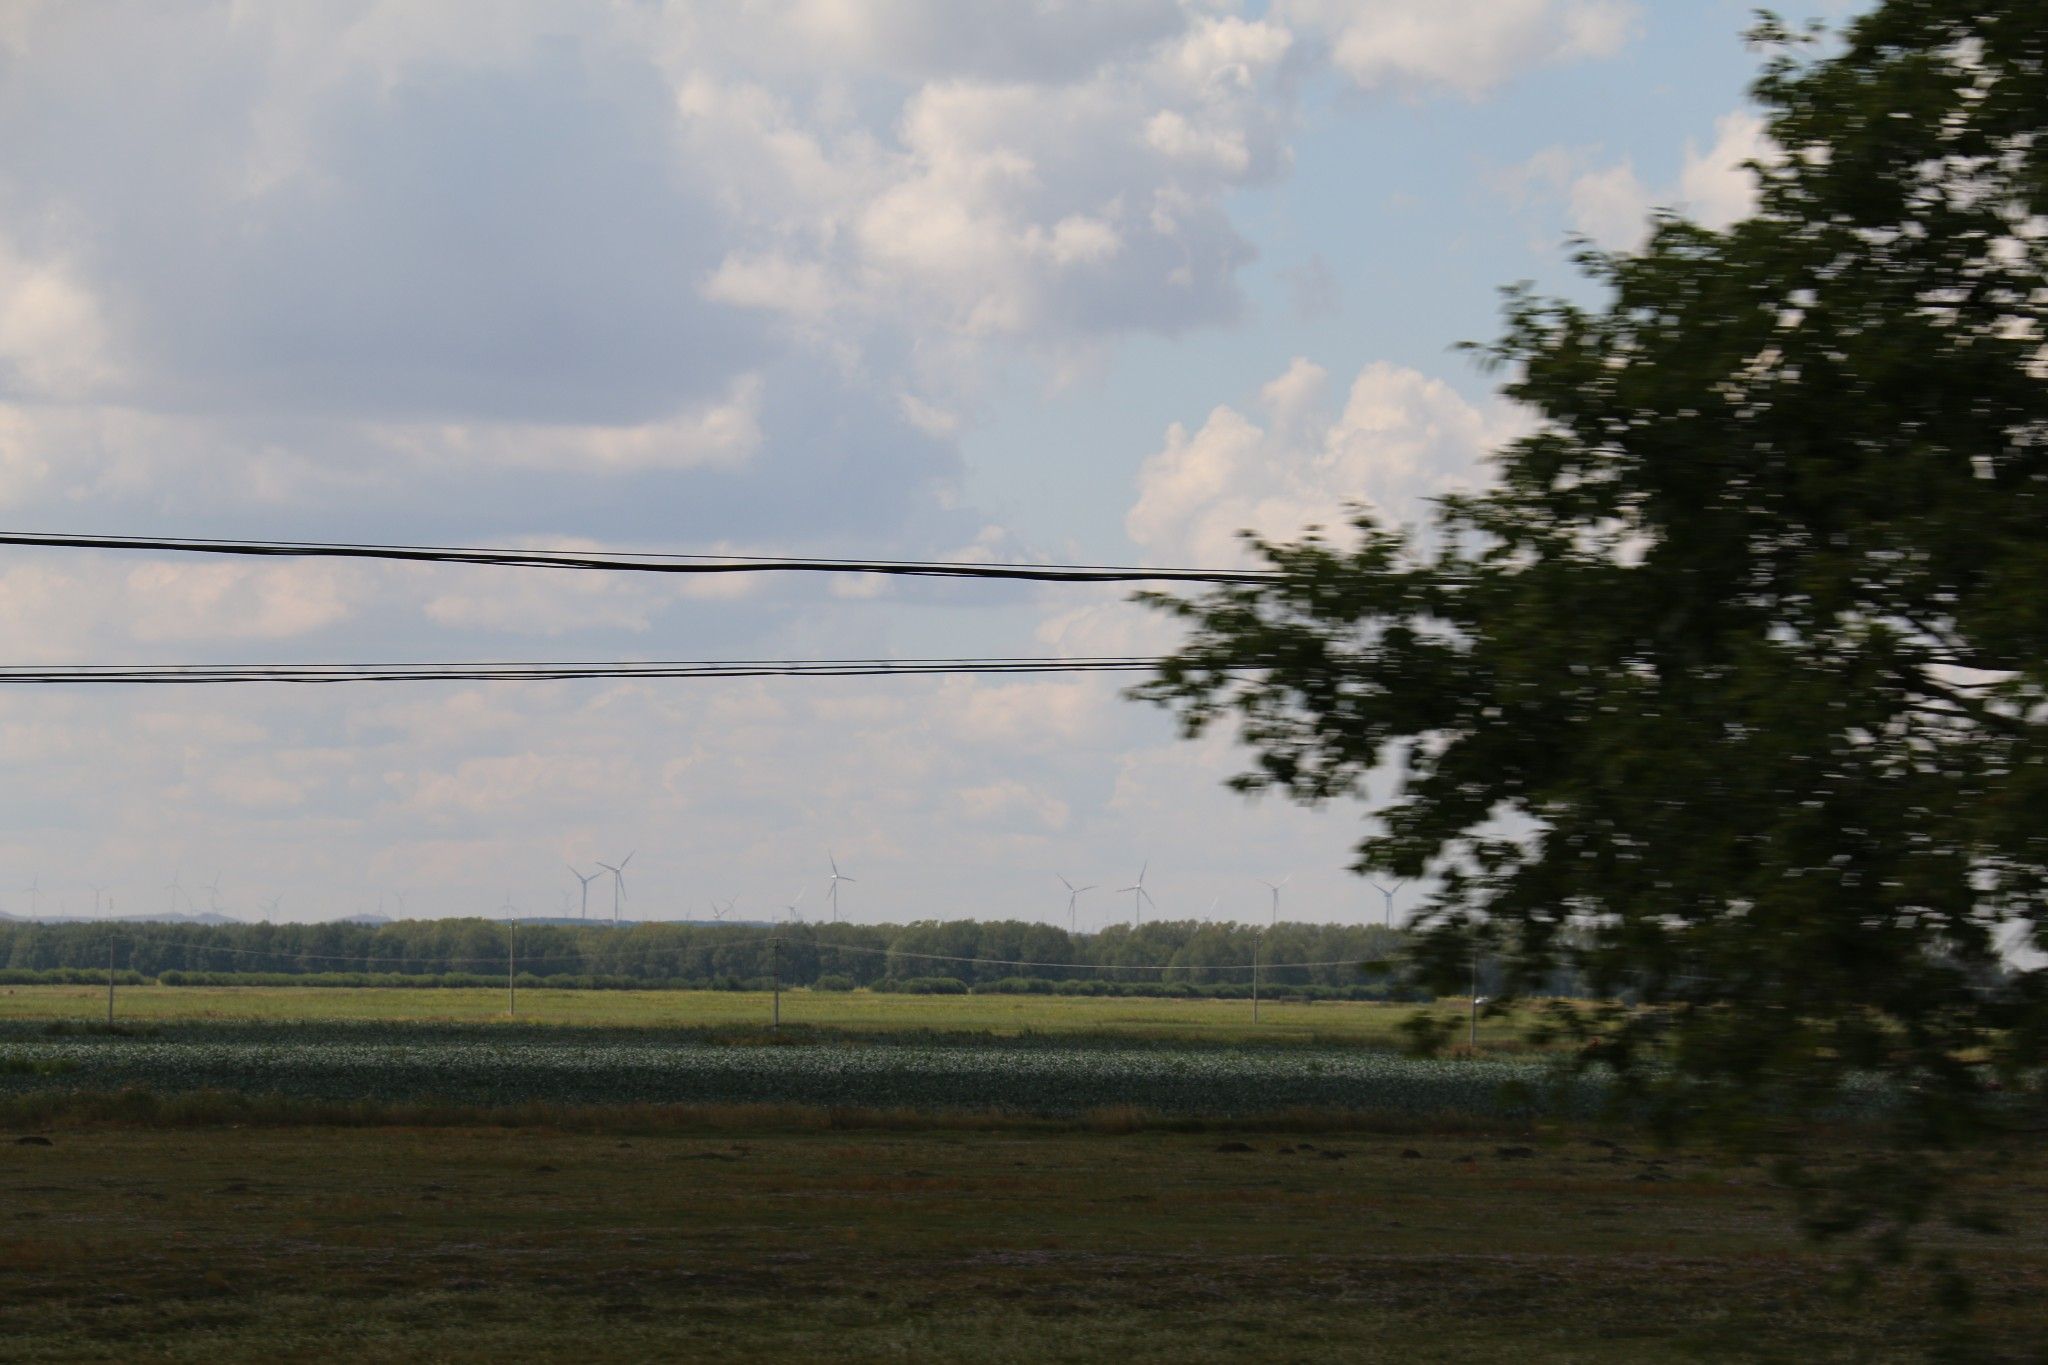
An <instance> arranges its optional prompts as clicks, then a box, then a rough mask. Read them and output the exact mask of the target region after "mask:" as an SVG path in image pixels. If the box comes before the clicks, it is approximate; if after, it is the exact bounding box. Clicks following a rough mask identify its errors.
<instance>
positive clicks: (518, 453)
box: [372, 374, 765, 473]
mask: <svg viewBox="0 0 2048 1365" xmlns="http://www.w3.org/2000/svg"><path fill="white" fill-rule="evenodd" d="M764 387H765V385H764V383H763V381H762V378H761V376H759V375H754V374H749V375H742V376H741V377H740V378H738V379H736V380H734V381H733V383H732V386H731V387H730V389H729V390H728V391H727V392H726V394H725V396H724V398H722V399H720V400H717V401H715V402H711V403H706V404H703V405H701V406H699V407H697V408H695V409H693V410H690V411H687V412H683V413H680V414H677V415H676V416H673V417H666V418H663V419H661V420H659V421H654V422H639V423H634V424H631V425H611V424H591V423H582V424H578V423H542V422H470V423H442V424H432V425H426V424H402V425H380V426H377V427H374V428H373V429H372V435H373V436H374V437H375V438H376V439H378V440H380V441H382V442H384V443H385V444H387V445H389V446H391V447H392V448H393V449H396V450H401V451H404V452H406V453H407V454H409V455H410V456H412V457H413V458H415V459H417V460H421V461H423V462H427V463H433V464H457V465H480V466H497V467H501V468H502V467H505V466H517V465H528V466H537V467H541V468H550V469H564V470H574V471H580V472H589V473H607V472H611V473H617V472H623V471H630V470H642V469H668V470H678V469H697V468H704V467H725V468H730V467H733V466H738V465H744V464H745V463H746V462H747V461H748V460H749V459H750V458H752V456H753V455H754V453H755V452H756V451H757V450H759V449H760V446H761V402H762V394H763V390H764Z"/></svg>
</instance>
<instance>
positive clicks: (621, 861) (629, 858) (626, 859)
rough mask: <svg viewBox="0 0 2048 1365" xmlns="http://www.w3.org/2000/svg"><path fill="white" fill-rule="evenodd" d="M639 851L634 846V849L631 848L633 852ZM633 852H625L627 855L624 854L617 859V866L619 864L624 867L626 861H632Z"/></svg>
mask: <svg viewBox="0 0 2048 1365" xmlns="http://www.w3.org/2000/svg"><path fill="white" fill-rule="evenodd" d="M639 851H640V850H639V849H637V848H636V849H634V850H633V853H638V852H639ZM633 853H628V854H627V855H626V856H625V857H623V858H621V859H619V866H620V867H624V866H625V865H626V864H627V863H630V862H632V861H633Z"/></svg>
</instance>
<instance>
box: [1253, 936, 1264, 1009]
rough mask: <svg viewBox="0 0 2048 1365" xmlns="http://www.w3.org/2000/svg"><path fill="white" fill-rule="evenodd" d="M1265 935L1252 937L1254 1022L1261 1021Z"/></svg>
mask: <svg viewBox="0 0 2048 1365" xmlns="http://www.w3.org/2000/svg"><path fill="white" fill-rule="evenodd" d="M1263 938H1264V936H1263V935H1259V936H1257V937H1254V938H1253V939H1252V1022H1253V1023H1254V1024H1256V1023H1258V1022H1259V945H1260V943H1261V942H1262V941H1263Z"/></svg>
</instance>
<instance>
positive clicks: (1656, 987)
mask: <svg viewBox="0 0 2048 1365" xmlns="http://www.w3.org/2000/svg"><path fill="white" fill-rule="evenodd" d="M2044 18H2048V16H2044V12H2043V10H2042V8H2041V6H2040V4H2039V0H1967V2H1965V3H1958V2H1956V0H1888V3H1883V4H1881V5H1879V6H1878V7H1876V8H1875V9H1874V10H1872V11H1871V12H1870V13H1868V14H1867V15H1865V16H1864V17H1862V18H1860V19H1858V20H1856V21H1854V22H1853V23H1852V24H1851V25H1849V27H1848V28H1847V29H1846V30H1845V31H1844V32H1842V33H1841V34H1839V35H1834V36H1832V37H1828V38H1825V39H1817V38H1814V37H1813V36H1811V35H1808V36H1804V37H1802V36H1795V35H1792V34H1789V33H1787V32H1786V31H1784V30H1783V29H1782V28H1781V27H1779V26H1778V25H1776V24H1775V23H1773V22H1770V21H1766V22H1765V23H1763V24H1762V25H1760V27H1759V29H1758V31H1757V33H1756V35H1755V36H1756V39H1757V41H1758V42H1759V43H1760V44H1761V45H1762V46H1763V47H1764V49H1765V50H1766V51H1767V52H1768V53H1769V56H1768V59H1767V62H1766V65H1765V67H1764V69H1763V72H1762V75H1761V76H1760V78H1759V80H1758V82H1757V84H1756V86H1755V96H1756V98H1757V100H1758V102H1759V103H1760V105H1761V106H1762V108H1763V109H1764V111H1765V113H1766V116H1767V124H1768V129H1769V133H1770V137H1771V139H1772V140H1773V142H1774V144H1775V150H1774V151H1773V154H1772V155H1771V156H1770V158H1769V159H1768V160H1767V161H1765V162H1764V163H1762V164H1760V165H1759V166H1758V167H1757V168H1756V169H1757V174H1758V177H1759V182H1760V196H1759V203H1758V206H1757V208H1756V211H1755V212H1754V214H1753V215H1752V216H1751V217H1749V218H1748V219H1747V220H1745V221H1742V222H1740V223H1737V224H1735V225H1733V226H1732V227H1730V228H1729V229H1727V230H1726V231H1721V232H1716V231H1710V230H1708V229H1705V228H1702V227H1700V226H1698V225H1696V224H1693V223H1690V222H1687V221H1685V220H1684V219H1682V218H1680V217H1677V216H1670V215H1667V216H1664V217H1662V218H1660V220H1659V221H1658V223H1657V225H1656V226H1655V229H1654V232H1653V234H1652V236H1651V238H1650V240H1649V241H1648V243H1647V244H1646V245H1645V246H1644V247H1643V248H1642V249H1641V250H1640V251H1639V252H1636V253H1633V254H1605V253H1598V252H1593V251H1590V250H1589V251H1587V252H1586V253H1584V254H1583V255H1582V257H1581V258H1580V259H1581V263H1582V265H1583V268H1584V269H1585V270H1586V271H1587V272H1588V273H1589V274H1590V276H1591V277H1592V279H1593V280H1594V282H1595V283H1596V284H1597V285H1598V286H1599V289H1598V293H1599V295H1600V302H1599V303H1598V304H1597V305H1592V306H1578V305H1574V304H1572V303H1569V302H1564V301H1559V300H1555V299H1549V298H1543V297H1539V296H1537V295H1536V294H1534V293H1531V292H1529V291H1527V290H1515V291H1511V292H1510V294H1509V296H1508V305H1507V310H1506V313H1507V315H1506V325H1505V332H1504V335H1503V337H1502V338H1501V340H1500V341H1499V342H1498V343H1497V344H1495V345H1494V346H1492V347H1490V348H1488V349H1486V350H1485V351H1484V355H1485V357H1486V359H1487V360H1488V361H1489V362H1491V363H1492V364H1494V365H1497V366H1499V367H1500V370H1501V372H1502V373H1503V374H1504V376H1505V391H1506V393H1508V394H1509V395H1511V396H1512V397H1513V398H1515V399H1517V400H1519V401H1520V403H1522V404H1524V405H1526V407H1527V409H1528V410H1529V411H1530V413H1531V414H1532V415H1533V417H1534V418H1535V419H1536V423H1535V428H1534V430H1533V432H1532V434H1530V435H1529V436H1527V437H1526V438H1524V439H1521V440H1518V441H1516V442H1514V443H1512V444H1511V445H1509V446H1508V447H1507V448H1505V449H1504V450H1502V451H1500V452H1498V453H1497V455H1496V456H1495V460H1494V465H1495V473H1496V476H1497V477H1496V478H1495V480H1494V481H1493V482H1492V483H1491V484H1490V486H1488V487H1487V488H1486V489H1485V490H1484V491H1481V492H1479V493H1476V494H1473V495H1470V496H1463V497H1457V498H1451V499H1447V500H1445V501H1444V502H1443V503H1442V504H1440V506H1439V508H1438V511H1437V513H1436V515H1435V517H1434V518H1433V520H1432V521H1431V523H1430V524H1429V525H1427V526H1425V527H1422V528H1419V529H1417V530H1414V531H1407V532H1404V531H1403V530H1401V529H1398V528H1393V527H1389V526H1386V525H1383V524H1381V523H1380V522H1379V521H1377V520H1376V519H1375V518H1374V517H1372V516H1371V515H1368V514H1361V515H1360V516H1359V517H1358V519H1357V521H1356V525H1355V535H1345V536H1342V537H1329V536H1325V535H1322V534H1320V533H1311V534H1309V535H1308V536H1307V537H1306V538H1305V539H1303V540H1301V541H1299V542H1295V543H1266V542H1254V543H1255V546H1256V548H1257V549H1258V550H1259V552H1260V553H1261V555H1262V556H1263V557H1264V559H1266V560H1267V561H1269V563H1270V567H1271V568H1272V569H1273V570H1275V571H1276V574H1275V577H1274V578H1273V579H1272V580H1271V581H1268V582H1260V583H1254V584H1248V585H1241V586H1232V587H1226V588H1221V589H1218V590H1216V591H1214V592H1212V593H1210V594H1208V595H1206V596H1204V597H1201V598H1199V599H1195V600H1173V599H1167V598H1161V597H1155V598H1153V599H1152V600H1154V601H1155V602H1157V603H1159V605H1161V606H1162V607H1164V608H1165V609H1167V610H1169V611H1172V612H1174V613H1176V614H1177V615H1178V616H1180V617H1181V618H1182V619H1184V620H1185V621H1186V622H1187V623H1188V625H1189V626H1190V634H1189V638H1188V640H1187V643H1186V644H1185V646H1184V647H1183V648H1182V649H1181V650H1180V651H1179V652H1178V653H1177V654H1176V655H1175V656H1174V657H1172V658H1170V659H1169V660H1168V661H1167V662H1166V663H1165V664H1164V666H1163V667H1162V669H1161V671H1160V673H1159V675H1158V676H1157V677H1156V678H1155V679H1154V680H1153V681H1151V682H1150V683H1148V684H1147V685H1146V686H1144V687H1143V688H1141V689H1139V692H1140V695H1142V696H1146V697H1149V698H1150V699H1152V700H1155V701H1157V702H1160V703H1162V704H1165V705H1167V706H1169V707H1172V708H1174V709H1175V710H1176V711H1177V712H1178V714H1179V716H1180V718H1181V720H1182V721H1183V723H1184V725H1185V727H1186V729H1187V730H1189V731H1190V732H1194V731H1200V730H1202V729H1203V728H1205V727H1207V726H1209V725H1211V724H1214V723H1218V722H1225V721H1228V722H1234V723H1235V724H1236V725H1237V726H1238V727H1239V730H1240V734H1241V736H1242V739H1243V740H1244V742H1245V743H1246V745H1248V746H1249V748H1250V749H1251V750H1252V752H1253V754H1254V756H1255V757H1254V762H1253V764H1252V766H1251V767H1250V769H1249V771H1247V772H1245V773H1244V774H1242V775H1241V776H1239V777H1238V778H1236V779H1234V781H1235V785H1237V786H1238V787H1240V788H1242V789H1245V790H1252V791H1258V790H1268V789H1270V790H1275V791H1280V792H1284V793H1288V794H1290V795H1292V796H1294V797H1296V798H1299V799H1302V800H1305V801H1309V802H1320V801H1324V800H1327V799H1330V798H1333V797H1340V796H1345V795H1378V796H1383V797H1384V799H1383V801H1382V803H1381V804H1380V807H1379V809H1378V811H1377V817H1378V818H1377V820H1376V821H1375V822H1374V824H1373V825H1372V827H1371V832H1370V834H1369V835H1368V836H1367V837H1366V838H1365V839H1364V840H1363V842H1362V843H1361V845H1360V846H1359V865H1360V868H1361V870H1377V871H1379V872H1384V873H1386V874H1389V875H1392V876H1395V877H1408V878H1431V879H1434V880H1435V883H1436V885H1437V887H1438V890H1437V891H1436V893H1435V895H1434V899H1433V900H1432V901H1431V903H1430V904H1429V906H1428V914H1427V916H1426V918H1427V921H1428V923H1429V925H1430V926H1431V930H1430V932H1429V934H1428V935H1427V938H1426V942H1425V944H1424V946H1423V947H1422V948H1421V949H1420V950H1419V958H1418V970H1419V971H1420V972H1421V973H1422V974H1423V975H1424V976H1426V977H1428V978H1430V979H1431V980H1432V981H1433V983H1434V984H1435V985H1437V986H1438V987H1439V988H1441V989H1445V990H1451V989H1455V988H1456V985H1457V982H1458V981H1459V980H1460V979H1461V978H1462V976H1463V975H1464V973H1465V971H1466V970H1467V968H1466V965H1465V964H1467V963H1468V962H1469V960H1470V955H1471V954H1472V953H1473V952H1474V951H1475V940H1480V941H1483V942H1484V943H1485V945H1486V947H1487V949H1488V951H1491V952H1495V953H1498V954H1500V955H1501V959H1502V961H1503V963H1504V964H1505V966H1506V969H1507V977H1508V979H1509V981H1510V983H1511V985H1519V986H1520V987H1521V988H1522V989H1525V990H1526V989H1527V988H1529V987H1530V986H1531V985H1532V984H1533V983H1535V982H1537V981H1538V980H1540V979H1542V978H1543V977H1544V976H1546V975H1547V974H1548V973H1550V972H1552V971H1553V970H1555V969H1557V968H1558V967H1559V966H1560V965H1561V964H1568V965H1570V966H1573V967H1576V968H1579V969H1582V970H1583V971H1584V972H1585V973H1586V974H1587V975H1588V977H1589V978H1590V979H1591V980H1592V981H1593V982H1595V983H1596V985H1597V986H1598V987H1599V988H1600V989H1601V990H1603V991H1605V992H1609V993H1612V994H1613V995H1615V996H1616V997H1617V998H1619V999H1623V1000H1626V1001H1627V1002H1628V1003H1627V1004H1616V1005H1613V1006H1611V1007H1609V1008H1606V1009H1604V1010H1601V1011H1595V1012H1592V1013H1583V1012H1572V1013H1568V1014H1562V1015H1561V1018H1560V1026H1564V1027H1569V1028H1573V1029H1576V1030H1578V1031H1579V1032H1581V1033H1582V1034H1584V1035H1586V1038H1587V1041H1588V1042H1589V1043H1590V1042H1593V1041H1595V1040H1597V1044H1598V1048H1597V1055H1599V1056H1600V1057H1602V1058H1604V1059H1607V1060H1611V1061H1613V1062H1615V1063H1617V1064H1618V1065H1619V1066H1620V1067H1621V1068H1622V1070H1623V1073H1624V1074H1625V1075H1626V1076H1627V1077H1629V1078H1630V1080H1631V1084H1632V1093H1633V1094H1634V1095H1635V1097H1636V1098H1637V1100H1638V1102H1643V1103H1648V1104H1650V1105H1651V1106H1653V1109H1654V1112H1655V1113H1656V1114H1657V1116H1658V1117H1659V1118H1660V1120H1661V1121H1663V1122H1665V1123H1666V1124H1668V1125H1670V1126H1672V1127H1674V1128H1676V1127H1683V1126H1685V1125H1688V1124H1697V1123H1700V1122H1703V1121H1712V1122H1716V1123H1718V1124H1719V1125H1721V1127H1722V1128H1723V1129H1724V1131H1727V1132H1731V1133H1746V1134H1748V1135H1749V1136H1751V1137H1755V1138H1762V1137H1766V1136H1768V1137H1770V1138H1771V1139H1772V1140H1775V1141H1779V1142H1781V1143H1782V1142H1788V1141H1792V1140H1793V1139H1794V1137H1796V1134H1797V1132H1798V1123H1799V1121H1800V1120H1801V1119H1802V1118H1805V1117H1809V1116H1811V1115H1813V1114H1815V1113H1816V1112H1818V1111H1820V1110H1822V1109H1824V1107H1825V1105H1826V1103H1827V1099H1828V1096H1830V1095H1831V1094H1834V1093H1837V1092H1838V1090H1839V1088H1840V1087H1841V1086H1842V1085H1844V1084H1845V1083H1848V1082H1849V1081H1851V1080H1852V1078H1854V1077H1856V1076H1858V1075H1859V1074H1867V1073H1878V1074H1880V1075H1882V1076H1884V1077H1886V1078H1889V1080H1890V1081H1891V1082H1892V1083H1893V1084H1895V1085H1896V1086H1897V1088H1898V1090H1899V1094H1900V1096H1901V1105H1900V1109H1899V1118H1898V1127H1897V1131H1896V1133H1895V1134H1894V1135H1893V1136H1894V1137H1895V1139H1896V1145H1895V1146H1894V1147H1893V1148H1892V1150H1891V1151H1890V1153H1889V1154H1887V1155H1883V1156H1879V1157H1873V1158H1872V1159H1871V1161H1870V1162H1869V1163H1868V1164H1866V1165H1864V1166H1863V1167H1861V1168H1859V1171H1858V1172H1857V1173H1856V1174H1855V1176H1854V1178H1847V1177H1845V1178H1844V1179H1842V1180H1838V1181H1833V1182H1830V1183H1825V1184H1815V1185H1813V1186H1812V1189H1811V1192H1812V1194H1813V1201H1812V1203H1811V1204H1810V1211H1811V1212H1812V1213H1813V1214H1814V1216H1815V1223H1816V1226H1820V1225H1822V1224H1826V1225H1828V1226H1830V1227H1833V1228H1837V1229H1841V1230H1850V1229H1858V1230H1863V1231H1866V1232H1875V1233H1876V1234H1878V1236H1879V1238H1880V1242H1881V1244H1883V1245H1886V1246H1888V1247H1889V1246H1891V1245H1893V1244H1894V1241H1895V1239H1896V1237H1897V1236H1898V1235H1899V1233H1900V1232H1901V1230H1902V1229H1904V1228H1906V1227H1909V1226H1910V1225H1912V1224H1913V1223H1914V1222H1916V1221H1918V1220H1919V1219H1920V1218H1921V1217H1923V1216H1924V1215H1925V1214H1926V1213H1927V1212H1928V1210H1929V1208H1930V1207H1931V1206H1932V1201H1933V1198H1934V1194H1935V1192H1938V1190H1939V1189H1940V1188H1941V1185H1940V1182H1939V1181H1937V1180H1935V1179H1934V1176H1935V1175H1936V1174H1938V1168H1939V1161H1938V1159H1937V1157H1936V1156H1935V1155H1934V1154H1936V1153H1938V1152H1939V1151H1941V1150H1942V1149H1943V1148H1945V1147H1947V1146H1949V1145H1951V1144H1954V1143H1956V1142H1959V1141H1961V1140H1962V1139H1963V1138H1965V1137H1968V1136H1971V1135H1981V1134H1984V1133H1987V1132H1995V1131H1997V1130H1999V1129H2000V1128H2001V1127H2003V1126H2009V1125H2011V1124H2014V1123H2017V1122H2021V1121H2023V1114H2022V1113H2021V1111H2022V1110H2023V1109H2024V1108H2025V1106H2026V1104H2027V1103H2028V1102H2029V1101H2028V1099H2027V1097H2028V1096H2029V1095H2031V1096H2032V1097H2033V1098H2032V1102H2033V1103H2036V1104H2038V1099H2039V1088H2038V1086H2039V1068H2040V1066H2041V1063H2042V1059H2043V1042H2044V1037H2048V1010H2044V997H2048V992H2044V974H2043V973H2042V972H2041V971H2040V970H2039V968H2038V963H2039V961H2040V958H2039V957H2038V956H2028V955H2027V953H2026V952H2023V951H2021V950H2022V949H2026V950H2031V951H2032V952H2034V953H2038V952H2039V951H2040V950H2042V949H2044V948H2048V705H2044V701H2048V698H2044V689H2048V351H2044V347H2043V327H2042V323H2043V316H2044V313H2048V270H2044V266H2048V222H2044V219H2043V217H2042V214H2043V212H2044V209H2048V194H2044V189H2048V184H2044V176H2048V70H2044V62H2048V21H2044ZM1369 774H1371V775H1373V777H1372V786H1373V790H1372V792H1371V793H1368V792H1367V779H1368V775H1369Z"/></svg>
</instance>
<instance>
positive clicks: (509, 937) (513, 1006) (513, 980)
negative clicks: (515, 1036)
mask: <svg viewBox="0 0 2048 1365" xmlns="http://www.w3.org/2000/svg"><path fill="white" fill-rule="evenodd" d="M518 969H519V925H518V923H517V922H516V921H513V920H506V921H505V1013H506V1014H508V1015H511V1016H512V1017H513V1018H515V1019H516V1018H518V1017H519V975H518Z"/></svg>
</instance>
